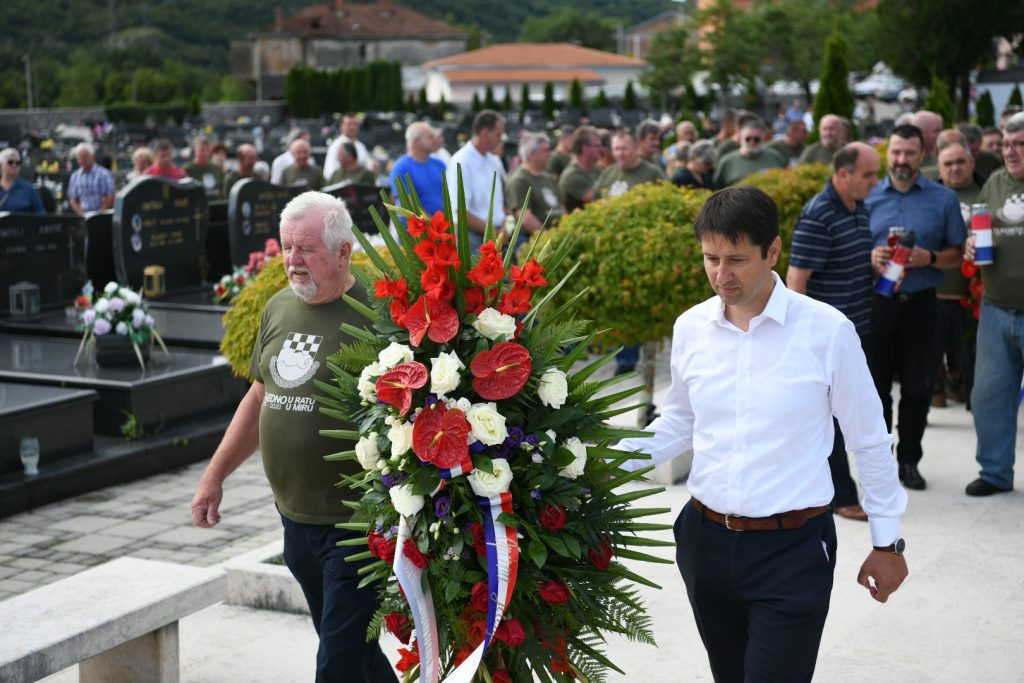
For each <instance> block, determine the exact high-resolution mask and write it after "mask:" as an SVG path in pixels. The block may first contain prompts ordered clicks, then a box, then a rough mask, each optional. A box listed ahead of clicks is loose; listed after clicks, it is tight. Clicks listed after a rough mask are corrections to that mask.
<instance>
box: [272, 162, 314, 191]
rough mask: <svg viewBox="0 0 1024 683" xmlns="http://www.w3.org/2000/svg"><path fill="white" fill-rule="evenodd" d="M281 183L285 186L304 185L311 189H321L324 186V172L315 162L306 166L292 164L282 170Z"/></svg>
mask: <svg viewBox="0 0 1024 683" xmlns="http://www.w3.org/2000/svg"><path fill="white" fill-rule="evenodd" d="M281 184H282V185H284V186H285V187H296V186H299V185H302V186H305V187H308V188H309V189H311V190H319V189H320V188H321V187H323V186H324V173H323V171H321V170H320V169H319V168H318V167H316V166H314V165H313V164H310V165H309V166H306V167H305V168H299V167H298V166H296V165H294V164H292V165H291V166H288V167H287V168H285V169H284V171H282V172H281Z"/></svg>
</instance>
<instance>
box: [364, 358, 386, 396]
mask: <svg viewBox="0 0 1024 683" xmlns="http://www.w3.org/2000/svg"><path fill="white" fill-rule="evenodd" d="M383 374H384V368H382V367H381V366H380V363H376V362H374V363H370V364H369V365H367V366H366V367H365V368H363V371H362V372H361V373H359V384H358V389H359V395H360V396H361V397H362V399H363V400H364V401H366V402H368V403H373V402H374V401H376V400H377V380H376V379H371V378H375V377H380V376H381V375H383Z"/></svg>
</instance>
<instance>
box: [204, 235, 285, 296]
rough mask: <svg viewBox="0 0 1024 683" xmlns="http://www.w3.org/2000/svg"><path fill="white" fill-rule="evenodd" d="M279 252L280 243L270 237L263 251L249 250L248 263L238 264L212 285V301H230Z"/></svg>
mask: <svg viewBox="0 0 1024 683" xmlns="http://www.w3.org/2000/svg"><path fill="white" fill-rule="evenodd" d="M280 253H281V245H280V244H279V243H278V241H277V240H276V239H274V238H273V237H271V238H270V239H268V240H267V242H266V246H264V248H263V251H252V252H249V263H247V264H245V265H244V266H238V267H236V268H235V269H234V271H233V272H231V273H230V274H228V275H225V276H224V277H222V278H221V279H220V280H219V281H218V282H217V283H216V284H215V285H214V286H213V301H214V303H218V304H226V303H231V300H232V299H234V298H235V297H236V296H238V295H239V294H241V293H242V290H243V289H245V288H246V287H248V286H249V284H250V283H252V281H253V280H255V279H256V276H257V275H259V274H260V273H261V272H262V271H263V266H265V265H266V264H267V261H269V260H270V259H272V258H274V257H275V256H278V255H279V254H280Z"/></svg>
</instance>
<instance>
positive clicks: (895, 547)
mask: <svg viewBox="0 0 1024 683" xmlns="http://www.w3.org/2000/svg"><path fill="white" fill-rule="evenodd" d="M872 547H873V548H874V549H875V550H878V551H881V552H883V553H892V554H893V555H902V554H903V551H904V549H906V547H907V542H906V541H904V540H903V539H902V538H897V539H896V541H895V542H894V543H893V544H892V545H876V546H872Z"/></svg>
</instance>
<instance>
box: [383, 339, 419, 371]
mask: <svg viewBox="0 0 1024 683" xmlns="http://www.w3.org/2000/svg"><path fill="white" fill-rule="evenodd" d="M411 360H412V349H410V348H409V347H408V346H406V345H405V344H399V343H398V342H391V344H390V345H389V346H388V347H387V348H386V349H384V350H383V351H381V352H380V353H379V354H378V355H377V361H378V362H379V363H380V366H381V368H383V369H384V370H390V369H391V368H393V367H395V366H396V365H401V364H402V363H408V362H409V361H411Z"/></svg>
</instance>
